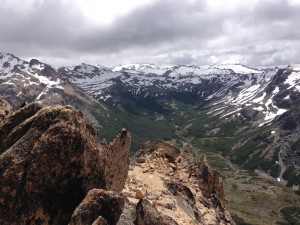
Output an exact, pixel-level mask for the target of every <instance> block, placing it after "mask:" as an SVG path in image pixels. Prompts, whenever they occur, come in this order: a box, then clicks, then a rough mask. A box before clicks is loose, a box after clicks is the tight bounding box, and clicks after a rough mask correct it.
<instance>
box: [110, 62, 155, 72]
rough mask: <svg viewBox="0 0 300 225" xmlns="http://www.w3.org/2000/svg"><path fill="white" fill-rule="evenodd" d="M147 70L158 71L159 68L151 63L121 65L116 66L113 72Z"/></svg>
mask: <svg viewBox="0 0 300 225" xmlns="http://www.w3.org/2000/svg"><path fill="white" fill-rule="evenodd" d="M145 69H158V67H157V66H155V65H153V64H149V63H129V64H123V65H121V64H119V65H117V66H114V67H113V69H112V71H115V72H117V71H123V70H136V71H143V70H145Z"/></svg>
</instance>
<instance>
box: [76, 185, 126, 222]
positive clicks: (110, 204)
mask: <svg viewBox="0 0 300 225" xmlns="http://www.w3.org/2000/svg"><path fill="white" fill-rule="evenodd" d="M123 207H124V197H122V196H120V195H119V194H116V193H114V192H112V191H104V190H99V189H93V190H90V191H89V193H88V194H87V196H86V197H85V198H84V200H83V201H82V202H81V203H80V205H79V206H78V207H77V208H76V209H75V211H74V213H73V215H72V218H71V222H70V225H86V224H95V225H96V224H99V225H100V224H102V225H105V224H110V225H115V224H117V222H118V220H119V217H120V215H121V213H122V210H123Z"/></svg>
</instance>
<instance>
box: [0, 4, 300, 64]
mask: <svg viewBox="0 0 300 225" xmlns="http://www.w3.org/2000/svg"><path fill="white" fill-rule="evenodd" d="M0 52H9V53H12V54H15V55H16V56H18V57H20V58H23V59H30V58H38V59H40V60H42V61H43V62H46V63H49V64H52V65H55V66H60V65H75V64H79V63H81V62H85V63H89V64H102V65H105V66H113V65H116V64H124V63H154V64H157V65H167V64H171V65H172V64H194V65H204V64H215V63H242V64H246V65H249V66H273V65H286V64H296V63H298V64H299V63H300V0H22V1H20V0H0Z"/></svg>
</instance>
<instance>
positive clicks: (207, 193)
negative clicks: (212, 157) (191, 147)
mask: <svg viewBox="0 0 300 225" xmlns="http://www.w3.org/2000/svg"><path fill="white" fill-rule="evenodd" d="M196 167H197V170H196V177H197V179H198V185H199V188H200V190H201V191H202V194H203V196H204V197H205V198H207V199H209V198H212V197H213V198H218V199H219V200H220V201H221V203H220V204H222V207H221V206H220V208H222V209H223V208H224V206H223V204H224V189H223V182H222V180H221V178H220V174H219V172H218V171H217V170H215V169H213V168H211V167H210V166H209V165H208V163H207V160H206V156H205V155H203V154H202V155H200V158H199V162H198V164H196Z"/></svg>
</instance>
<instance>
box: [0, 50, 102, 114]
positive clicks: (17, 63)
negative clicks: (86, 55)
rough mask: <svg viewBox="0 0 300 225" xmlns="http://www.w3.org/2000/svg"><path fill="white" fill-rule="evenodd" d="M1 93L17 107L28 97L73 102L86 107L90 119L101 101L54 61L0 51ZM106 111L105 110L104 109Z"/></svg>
mask: <svg viewBox="0 0 300 225" xmlns="http://www.w3.org/2000/svg"><path fill="white" fill-rule="evenodd" d="M0 95H1V96H3V97H4V98H5V99H6V100H7V101H9V103H10V104H11V105H12V106H14V107H15V108H18V107H20V105H21V104H22V103H23V102H24V101H28V102H32V101H36V102H39V103H42V104H44V105H53V104H62V105H67V104H70V105H73V106H76V107H78V108H80V109H82V110H83V112H84V113H85V114H86V116H87V117H89V118H90V120H93V116H92V115H91V113H90V112H89V110H87V109H89V108H91V107H93V106H94V104H97V105H100V104H99V103H98V102H97V101H96V100H95V99H93V98H92V97H90V96H89V95H87V94H85V93H84V92H83V91H82V90H81V89H80V88H78V87H76V86H75V85H74V84H72V83H71V82H70V81H69V80H68V79H66V78H63V77H61V76H60V75H59V74H58V73H57V71H56V70H55V69H53V68H52V67H51V66H50V65H48V64H45V63H42V62H39V61H38V60H36V59H32V60H30V61H29V62H27V61H24V60H21V59H19V58H18V57H16V56H14V55H12V54H2V53H0ZM103 111H105V110H103Z"/></svg>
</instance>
